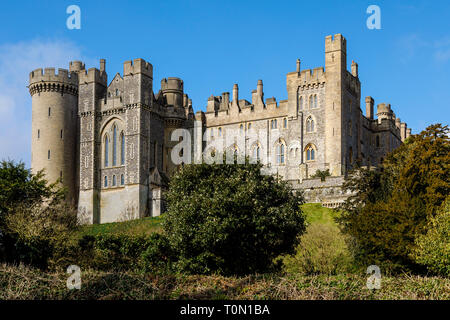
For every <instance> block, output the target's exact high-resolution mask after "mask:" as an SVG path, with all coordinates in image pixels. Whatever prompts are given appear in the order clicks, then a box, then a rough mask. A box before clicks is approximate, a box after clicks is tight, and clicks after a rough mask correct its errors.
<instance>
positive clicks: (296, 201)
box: [163, 161, 305, 274]
mask: <svg viewBox="0 0 450 320" xmlns="http://www.w3.org/2000/svg"><path fill="white" fill-rule="evenodd" d="M261 167H262V166H261V165H260V164H249V163H248V161H246V162H245V163H244V164H213V165H208V164H198V165H185V166H184V167H183V168H182V169H181V170H180V171H179V172H178V173H177V174H175V176H174V177H172V179H171V181H170V186H169V191H168V193H167V196H166V199H167V203H168V212H166V213H165V219H164V221H163V228H164V230H165V232H166V235H167V237H168V238H169V241H170V245H171V246H172V248H173V249H174V250H175V252H176V253H177V255H178V257H179V260H178V261H177V263H176V267H177V270H179V271H182V272H187V273H199V274H208V273H222V274H248V273H256V272H268V271H269V270H272V269H273V268H274V265H273V260H274V258H275V257H277V256H278V255H280V254H283V253H290V252H292V251H293V249H294V248H295V246H296V244H297V243H298V235H299V234H301V233H303V231H304V229H305V226H304V217H303V214H302V212H301V208H300V205H301V204H302V203H303V197H302V196H301V195H300V194H293V193H292V190H291V188H290V187H289V185H288V184H287V183H286V182H282V181H279V180H277V179H276V178H275V177H273V176H267V175H263V174H262V173H261Z"/></svg>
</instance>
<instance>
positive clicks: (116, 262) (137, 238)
mask: <svg viewBox="0 0 450 320" xmlns="http://www.w3.org/2000/svg"><path fill="white" fill-rule="evenodd" d="M72 250H73V251H72V254H70V255H69V256H67V257H66V259H64V260H61V261H64V262H63V265H61V266H66V265H69V264H76V265H79V266H80V267H82V268H92V269H96V270H104V271H112V270H115V271H125V270H134V271H137V270H144V271H147V272H152V273H160V272H166V271H167V270H169V269H170V263H171V262H172V260H173V257H172V256H171V251H170V248H169V246H168V241H167V239H166V238H165V237H164V236H163V235H161V234H158V233H153V234H151V235H130V234H113V233H106V234H96V235H84V236H82V237H81V238H80V239H78V241H76V242H75V243H72Z"/></svg>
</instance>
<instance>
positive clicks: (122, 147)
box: [120, 132, 125, 165]
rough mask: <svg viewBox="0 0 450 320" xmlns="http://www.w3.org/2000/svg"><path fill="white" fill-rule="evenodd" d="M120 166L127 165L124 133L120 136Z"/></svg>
mask: <svg viewBox="0 0 450 320" xmlns="http://www.w3.org/2000/svg"><path fill="white" fill-rule="evenodd" d="M120 164H121V165H124V164H125V135H124V134H123V132H122V133H121V134H120Z"/></svg>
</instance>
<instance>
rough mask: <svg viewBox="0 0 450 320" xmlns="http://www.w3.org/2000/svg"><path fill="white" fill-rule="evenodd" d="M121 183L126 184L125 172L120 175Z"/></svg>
mask: <svg viewBox="0 0 450 320" xmlns="http://www.w3.org/2000/svg"><path fill="white" fill-rule="evenodd" d="M120 184H121V185H122V186H123V185H124V184H125V179H124V177H123V174H121V175H120Z"/></svg>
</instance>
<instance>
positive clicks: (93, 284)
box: [0, 265, 450, 300]
mask: <svg viewBox="0 0 450 320" xmlns="http://www.w3.org/2000/svg"><path fill="white" fill-rule="evenodd" d="M67 278H68V275H67V274H66V273H64V272H55V273H49V272H42V271H39V270H37V269H33V268H28V267H18V266H11V265H0V300H7V299H19V300H20V299H43V300H44V299H52V300H54V299H56V300H59V299H76V300H84V299H99V300H119V299H120V300H134V299H142V300H154V299H211V300H214V299H221V300H224V299H225V300H253V299H258V300H259V299H274V300H306V299H308V300H310V299H314V300H324V299H327V300H355V299H361V300H373V299H381V300H383V299H418V300H423V299H440V300H450V279H449V278H443V277H426V276H409V275H403V276H397V277H387V276H386V277H383V278H382V282H381V289H380V290H369V289H367V287H366V281H367V275H365V274H340V275H335V276H326V275H312V276H302V275H298V274H290V275H286V276H280V275H276V274H270V275H251V276H246V277H241V278H236V277H221V276H186V275H167V276H156V275H153V274H149V273H146V274H144V273H131V272H121V273H118V272H99V271H92V270H82V283H81V290H68V289H67V287H66V281H67Z"/></svg>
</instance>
